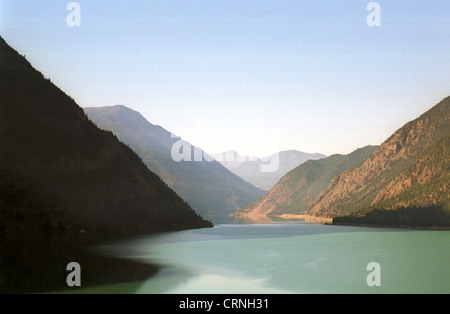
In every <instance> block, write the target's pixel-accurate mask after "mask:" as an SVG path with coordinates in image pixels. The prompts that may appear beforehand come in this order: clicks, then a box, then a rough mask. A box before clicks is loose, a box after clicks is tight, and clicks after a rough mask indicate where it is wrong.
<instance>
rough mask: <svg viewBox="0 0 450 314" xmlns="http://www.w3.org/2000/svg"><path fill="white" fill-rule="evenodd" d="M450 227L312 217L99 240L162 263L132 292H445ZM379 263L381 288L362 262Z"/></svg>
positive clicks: (130, 256)
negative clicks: (356, 223) (350, 223)
mask: <svg viewBox="0 0 450 314" xmlns="http://www.w3.org/2000/svg"><path fill="white" fill-rule="evenodd" d="M449 236H450V233H449V232H448V231H419V230H401V229H383V228H361V227H344V226H324V225H317V224H304V223H295V224H263V225H219V226H216V227H214V228H212V229H201V230H190V231H183V232H174V233H168V234H163V235H158V236H151V237H144V238H140V239H135V240H133V241H126V242H121V243H116V244H114V245H110V246H106V247H102V248H101V249H100V251H103V253H105V252H108V254H111V255H115V254H116V255H120V256H122V257H124V256H126V258H127V259H131V260H135V261H139V262H142V263H151V264H156V265H159V266H160V267H161V270H160V271H159V272H158V273H157V274H156V275H155V276H152V277H150V278H149V279H148V280H146V281H144V282H143V283H142V285H141V286H140V287H139V289H138V290H137V291H136V293H439V292H440V293H442V292H444V293H448V292H450V286H449V279H450V277H449V276H450V268H449V267H450V266H449V264H448V261H449V260H450V241H449V240H450V237H449ZM374 261H375V262H378V263H379V264H380V265H381V273H382V285H381V287H375V288H374V287H368V286H367V283H366V277H367V275H368V271H367V270H366V266H367V264H368V263H370V262H374Z"/></svg>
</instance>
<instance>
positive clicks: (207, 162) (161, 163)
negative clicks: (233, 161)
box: [85, 105, 264, 223]
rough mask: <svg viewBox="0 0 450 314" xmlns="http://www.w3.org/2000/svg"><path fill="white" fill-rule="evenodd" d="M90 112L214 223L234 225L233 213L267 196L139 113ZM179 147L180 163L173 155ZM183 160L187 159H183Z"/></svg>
mask: <svg viewBox="0 0 450 314" xmlns="http://www.w3.org/2000/svg"><path fill="white" fill-rule="evenodd" d="M85 112H86V113H87V115H88V117H89V118H90V119H91V120H92V121H93V122H94V123H95V124H96V125H98V126H99V127H100V128H102V129H105V130H109V131H111V132H113V133H114V134H115V135H116V136H117V137H118V138H119V139H120V140H121V141H122V142H124V143H125V144H127V145H128V146H130V147H131V148H132V149H133V150H134V151H135V152H136V153H137V154H138V155H139V156H140V157H141V158H142V160H143V161H144V162H145V164H146V165H147V167H148V168H149V169H150V170H152V171H153V172H155V173H156V174H158V175H159V176H160V177H161V178H162V179H163V180H164V182H166V183H167V185H168V186H169V187H171V188H172V189H174V190H175V191H176V192H177V193H178V194H179V195H180V196H181V197H182V198H183V199H184V200H185V201H186V202H187V203H189V204H190V205H191V206H192V207H193V208H194V209H195V210H196V211H197V212H198V213H199V214H201V215H202V216H203V217H205V218H206V219H209V220H211V221H213V222H214V223H219V222H227V221H230V219H232V218H231V217H230V214H231V213H234V212H235V211H236V210H237V209H239V208H241V207H243V206H245V205H246V204H248V203H250V202H252V201H254V200H255V199H257V198H258V197H260V196H261V195H262V194H263V193H264V192H263V191H262V190H260V189H258V188H256V187H254V186H253V185H251V184H250V183H248V182H245V181H244V180H242V179H241V178H239V177H238V176H237V175H235V174H233V173H232V172H230V171H229V170H228V169H226V168H225V167H223V166H222V165H221V164H220V163H218V162H217V161H215V160H212V157H210V156H209V155H207V154H206V153H205V152H204V151H203V150H201V149H200V148H198V147H194V146H193V145H191V144H190V143H188V142H186V141H183V140H182V139H181V138H177V137H173V136H172V133H171V132H169V131H167V130H165V129H164V128H162V127H161V126H158V125H153V124H151V123H150V122H149V121H147V120H146V119H145V118H144V117H143V116H142V115H141V114H140V113H139V112H137V111H134V110H132V109H130V108H127V107H125V106H122V105H117V106H110V107H93V108H85ZM177 144H180V145H182V147H183V149H181V148H180V149H179V147H178V146H176V145H177ZM174 145H175V146H174ZM174 147H175V148H176V149H175V154H176V156H175V157H176V158H175V159H176V160H174V158H173V156H172V148H174ZM180 147H181V146H180ZM185 149H186V151H184V150H185ZM182 150H183V153H182V154H181V151H182ZM179 157H183V159H182V160H178V158H179Z"/></svg>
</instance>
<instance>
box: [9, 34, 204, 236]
mask: <svg viewBox="0 0 450 314" xmlns="http://www.w3.org/2000/svg"><path fill="white" fill-rule="evenodd" d="M0 59H1V66H0V71H1V76H0V80H1V86H0V97H1V102H0V147H1V155H0V173H1V176H0V239H2V238H4V237H15V236H17V237H22V236H23V234H25V233H27V234H35V235H43V234H45V235H48V236H52V235H56V234H58V235H67V234H79V233H80V231H81V232H82V233H85V234H89V235H94V234H98V235H101V236H106V235H112V236H117V235H121V234H124V235H125V234H127V235H128V234H137V233H153V232H160V231H169V230H180V229H187V228H200V227H209V226H211V223H210V222H207V221H205V220H203V219H202V218H201V217H200V216H199V215H197V214H196V213H195V212H194V211H193V210H192V208H191V207H190V206H189V205H188V204H186V202H184V200H183V199H181V198H180V197H179V196H178V195H177V194H176V193H175V192H174V191H173V190H171V189H170V188H168V187H167V186H166V184H165V183H164V182H163V181H162V180H161V179H160V178H159V177H158V176H157V175H156V174H154V173H152V172H151V171H149V170H148V168H147V167H146V166H145V164H144V163H143V162H142V160H141V159H140V158H139V157H138V156H137V155H136V154H135V153H134V152H133V151H132V150H131V149H130V148H129V147H127V146H126V145H124V144H123V143H121V142H120V141H119V140H118V139H117V138H116V137H115V136H114V135H113V134H112V133H111V132H106V131H103V130H100V129H99V128H98V127H97V126H95V125H94V124H93V123H92V122H91V121H90V120H89V119H88V118H87V117H86V115H85V113H84V112H83V110H82V109H81V108H80V107H79V106H78V105H77V104H76V103H75V102H74V100H73V99H71V98H70V97H69V96H67V95H66V94H65V93H64V92H63V91H61V90H60V89H59V88H58V87H56V86H55V85H53V84H52V83H51V82H50V80H48V79H45V78H44V77H43V75H42V74H41V73H40V72H38V71H37V70H35V69H34V68H33V67H32V66H31V64H29V62H28V61H27V60H26V59H25V58H24V57H22V56H20V55H19V54H18V53H17V52H16V51H15V50H13V49H12V48H11V47H9V46H8V44H7V43H6V42H5V41H4V40H3V39H2V38H0Z"/></svg>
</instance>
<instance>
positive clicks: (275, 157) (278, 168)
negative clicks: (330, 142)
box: [213, 150, 326, 191]
mask: <svg viewBox="0 0 450 314" xmlns="http://www.w3.org/2000/svg"><path fill="white" fill-rule="evenodd" d="M213 157H214V158H215V159H216V160H217V161H219V162H220V163H221V164H222V165H224V166H225V167H227V168H228V169H229V170H230V171H231V172H233V173H234V174H236V175H238V176H239V177H241V178H242V179H244V180H245V181H247V182H250V183H251V184H253V185H254V186H256V187H258V188H260V189H262V190H265V191H267V190H269V189H270V188H272V187H273V186H274V185H275V183H277V182H278V181H279V180H280V179H281V178H282V177H283V176H284V175H285V174H286V173H287V172H289V171H290V170H292V169H294V168H295V167H297V166H298V165H300V164H302V163H304V162H305V161H307V160H311V159H312V160H317V159H321V158H325V157H326V156H325V155H323V154H317V153H316V154H309V153H304V152H300V151H297V150H287V151H281V152H278V153H275V154H272V155H270V156H267V157H264V158H257V157H248V156H245V157H244V156H241V155H239V154H238V153H236V152H234V151H228V152H224V153H220V154H215V155H213ZM272 166H275V168H273V169H271V167H272ZM265 167H266V168H267V171H266V170H264V168H265Z"/></svg>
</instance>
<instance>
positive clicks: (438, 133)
mask: <svg viewBox="0 0 450 314" xmlns="http://www.w3.org/2000/svg"><path fill="white" fill-rule="evenodd" d="M449 119H450V97H447V98H445V99H444V100H442V101H441V102H440V103H438V104H437V105H435V106H434V107H433V108H431V109H430V110H428V111H427V112H426V113H424V114H423V115H421V116H420V117H419V118H417V119H415V120H413V121H411V122H409V123H407V124H406V125H404V126H403V127H402V128H400V129H399V130H398V131H396V132H395V133H394V134H393V135H392V136H391V137H389V138H388V139H387V140H386V141H385V142H384V143H383V144H382V145H381V146H380V148H378V149H377V150H376V151H375V152H374V153H373V154H372V155H371V156H370V157H369V158H367V159H366V160H365V161H364V162H363V163H362V164H361V165H360V166H358V167H356V168H354V169H350V170H347V171H344V172H343V173H341V174H340V175H338V176H336V177H335V178H334V179H333V180H332V183H331V185H330V186H329V188H328V189H327V190H326V191H325V192H324V193H323V194H322V195H321V196H320V197H319V198H318V199H317V200H316V201H315V202H314V203H313V204H312V205H311V206H310V207H309V208H308V211H307V213H308V214H310V215H314V216H324V217H336V216H347V215H356V216H364V215H366V214H368V213H370V212H372V211H373V210H375V209H376V210H390V211H393V210H396V209H402V211H401V212H402V213H403V214H404V215H408V213H409V214H412V213H413V211H409V212H408V211H407V210H404V209H408V208H413V209H415V212H417V209H418V208H421V209H423V216H424V217H425V216H427V209H430V208H440V209H442V210H443V211H446V210H448V209H449V208H450V204H449V195H448V188H449V184H450V154H449V144H450V121H449ZM399 213H400V212H399ZM428 213H432V211H431V210H430V211H429V212H428ZM428 216H429V215H428ZM399 220H401V218H399Z"/></svg>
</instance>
